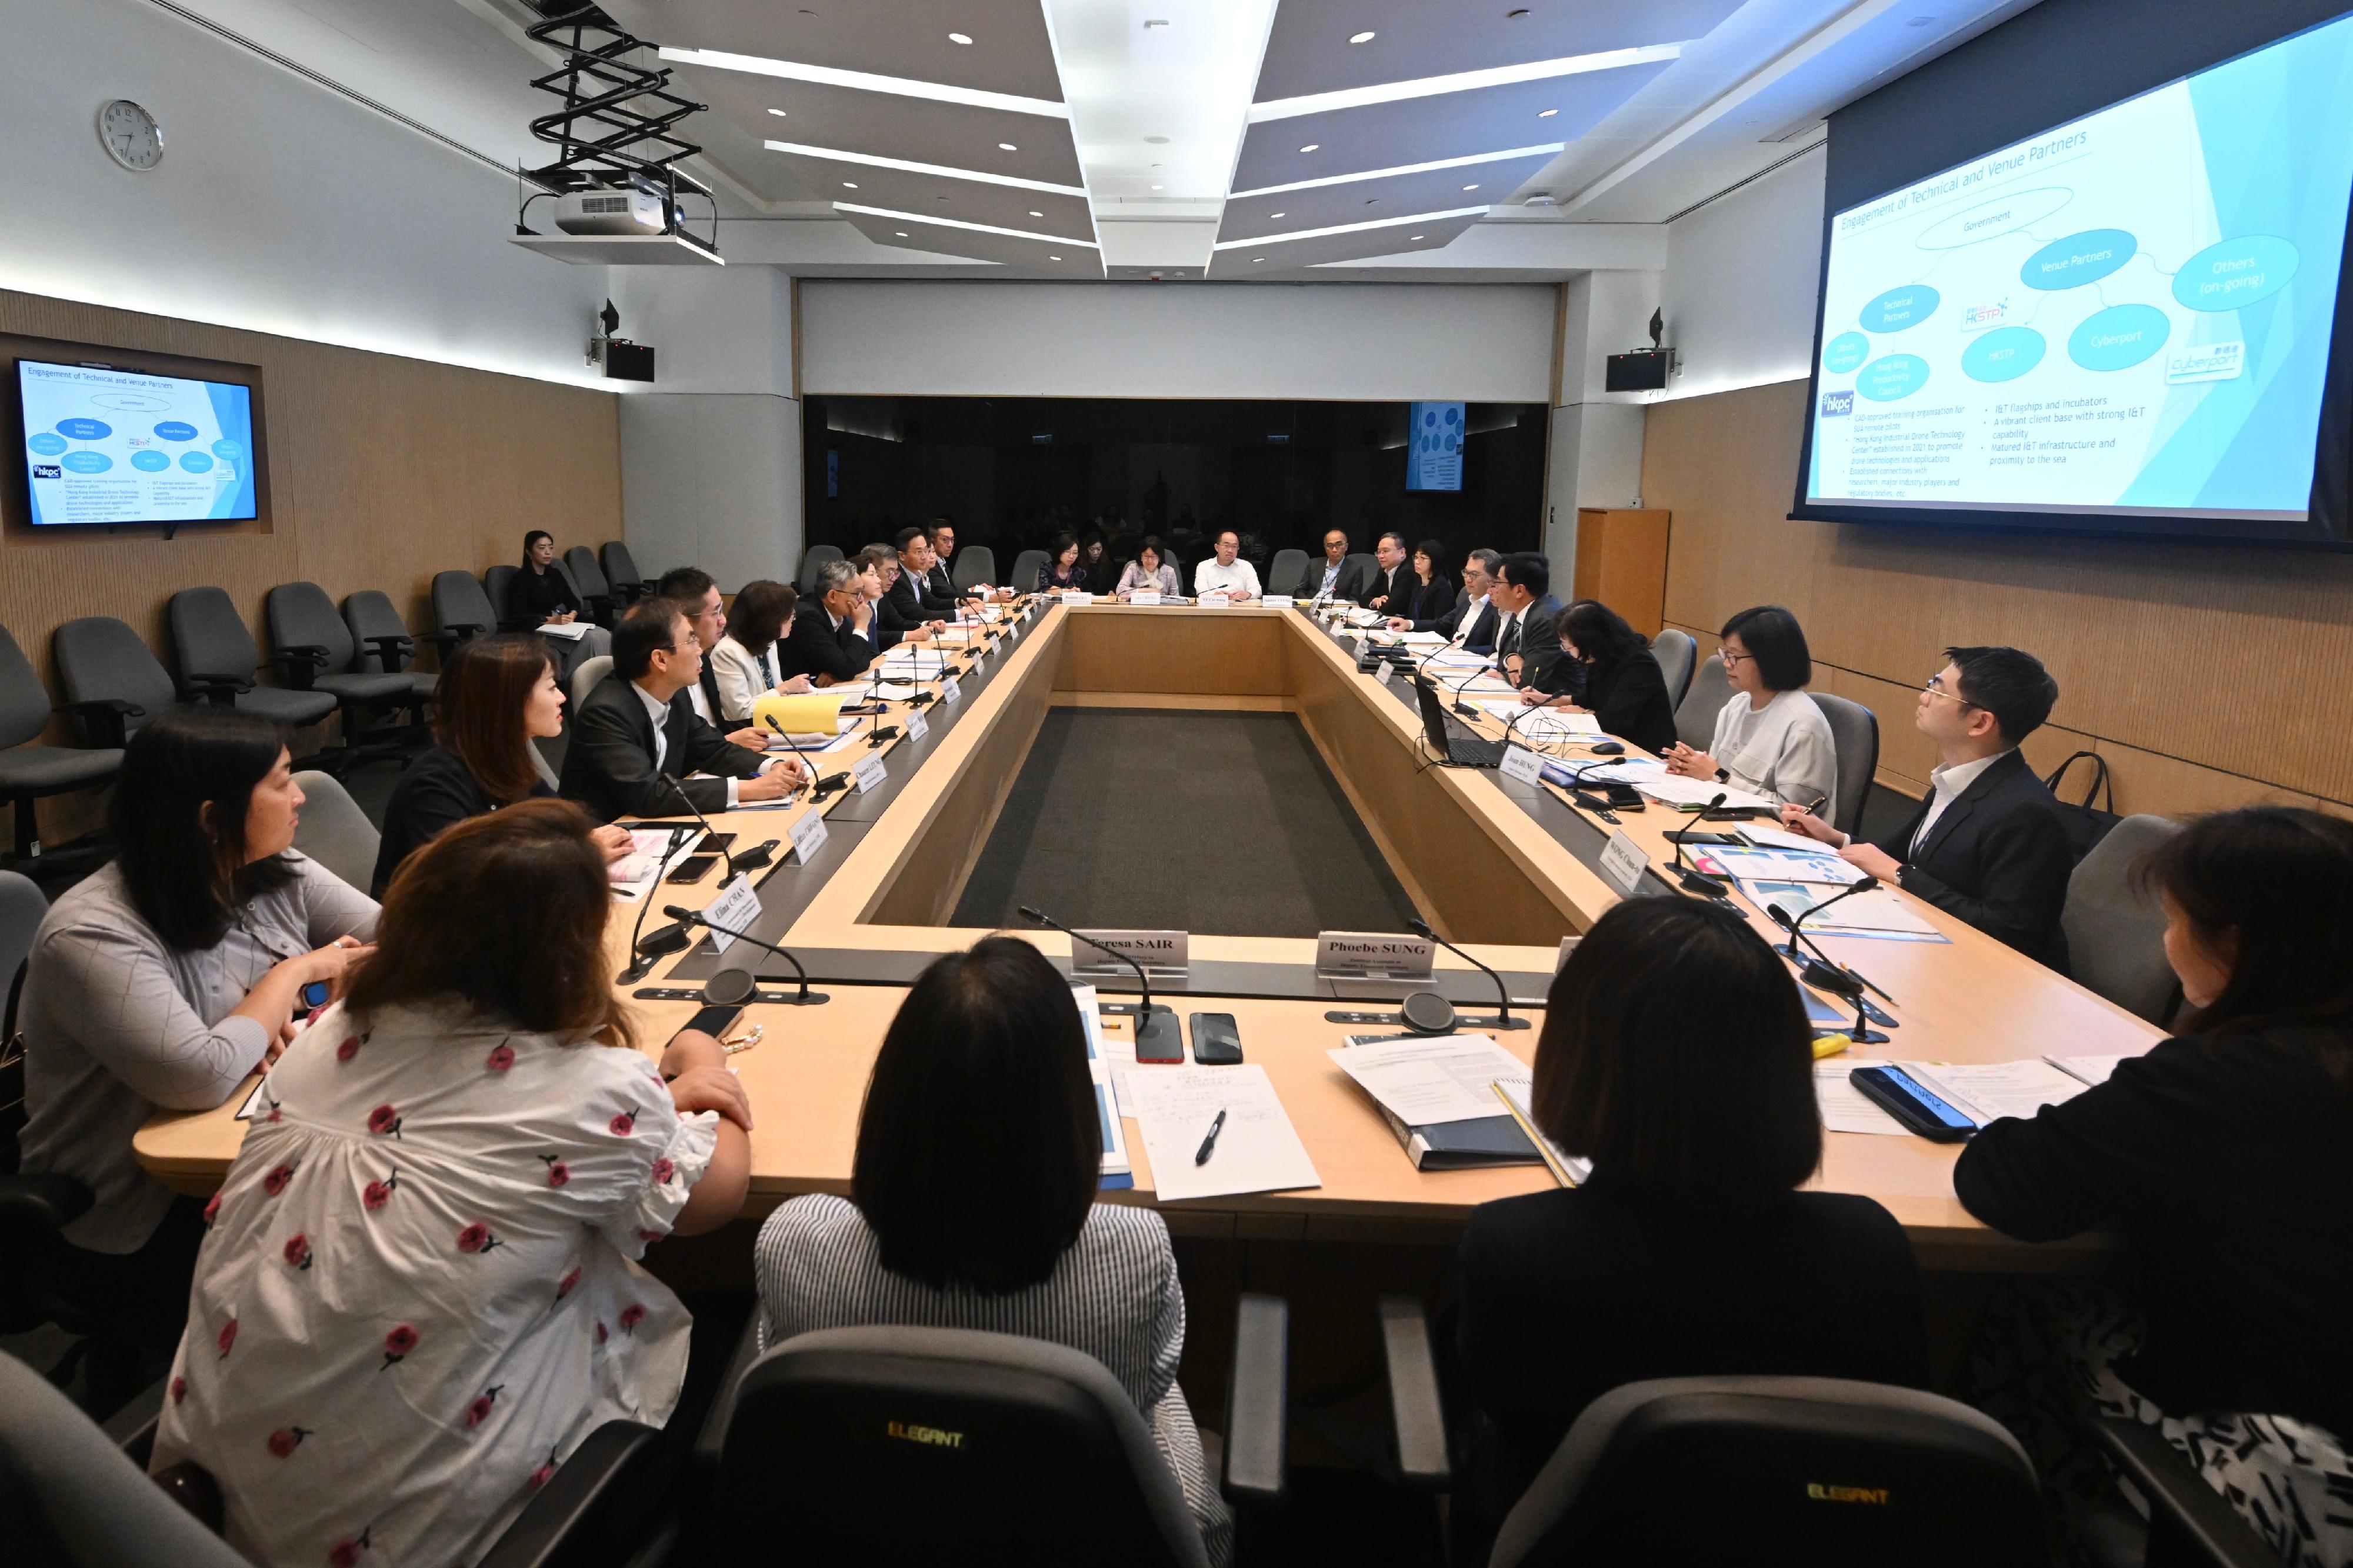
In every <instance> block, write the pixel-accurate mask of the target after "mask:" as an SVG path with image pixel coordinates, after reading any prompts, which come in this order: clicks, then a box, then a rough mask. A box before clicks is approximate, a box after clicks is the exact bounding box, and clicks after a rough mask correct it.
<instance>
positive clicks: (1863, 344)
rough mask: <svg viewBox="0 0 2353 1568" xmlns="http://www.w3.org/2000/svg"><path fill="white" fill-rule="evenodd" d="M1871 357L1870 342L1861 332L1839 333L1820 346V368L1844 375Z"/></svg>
mask: <svg viewBox="0 0 2353 1568" xmlns="http://www.w3.org/2000/svg"><path fill="white" fill-rule="evenodd" d="M1870 357H1871V340H1870V339H1869V338H1866V337H1864V336H1863V335H1862V333H1861V332H1841V333H1840V334H1839V335H1838V336H1836V337H1834V338H1832V339H1831V341H1830V342H1827V343H1825V344H1823V345H1822V368H1823V369H1824V370H1826V371H1828V372H1830V373H1831V374H1832V375H1844V374H1847V373H1848V372H1849V371H1851V370H1853V369H1855V368H1856V367H1857V366H1859V365H1860V364H1862V362H1863V361H1864V360H1866V359H1868V358H1870Z"/></svg>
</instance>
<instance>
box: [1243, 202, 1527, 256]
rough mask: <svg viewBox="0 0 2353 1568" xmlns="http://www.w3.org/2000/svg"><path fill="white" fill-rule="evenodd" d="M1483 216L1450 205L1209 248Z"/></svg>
mask: <svg viewBox="0 0 2353 1568" xmlns="http://www.w3.org/2000/svg"><path fill="white" fill-rule="evenodd" d="M1484 216H1487V209H1486V208H1485V207H1483V206H1477V207H1453V208H1451V209H1449V210H1448V211H1445V212H1435V213H1408V214H1406V215H1405V216H1403V217H1368V218H1366V219H1365V220H1364V221H1363V222H1361V223H1337V224H1334V225H1332V226H1330V227H1328V228H1302V229H1293V231H1292V232H1291V233H1289V234H1262V235H1260V236H1259V237H1257V238H1255V239H1221V240H1219V241H1218V243H1217V244H1216V245H1215V246H1214V247H1211V248H1212V249H1214V250H1219V251H1225V250H1232V249H1234V248H1236V247H1240V246H1244V245H1282V244H1286V243H1288V242H1290V241H1292V240H1294V239H1321V238H1323V237H1324V236H1326V235H1332V234H1363V233H1365V232H1366V231H1368V230H1371V229H1376V228H1403V227H1404V226H1406V225H1408V224H1409V223H1444V222H1445V221H1447V220H1448V219H1450V218H1458V217H1484Z"/></svg>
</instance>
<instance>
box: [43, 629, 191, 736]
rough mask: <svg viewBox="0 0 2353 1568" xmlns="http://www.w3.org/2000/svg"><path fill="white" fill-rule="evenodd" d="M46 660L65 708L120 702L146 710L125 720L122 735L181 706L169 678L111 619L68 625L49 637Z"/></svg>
mask: <svg viewBox="0 0 2353 1568" xmlns="http://www.w3.org/2000/svg"><path fill="white" fill-rule="evenodd" d="M49 658H50V660H51V662H52V663H54V664H55V665H56V666H57V671H58V689H59V690H60V691H61V692H63V693H64V694H65V700H66V701H67V702H68V703H69V704H71V703H75V702H102V701H105V700H107V699H109V698H119V699H121V700H122V701H125V702H131V703H135V704H137V705H138V706H139V707H141V708H144V709H145V710H147V711H146V712H145V713H140V714H130V715H126V716H125V717H124V719H123V721H122V731H123V733H125V734H129V733H131V732H132V731H135V730H137V729H138V728H139V726H140V725H141V724H142V723H144V722H146V721H147V720H148V719H150V718H152V717H153V716H154V715H155V714H158V713H161V712H162V711H164V710H165V709H166V708H169V707H171V706H172V705H173V704H174V702H176V701H177V700H179V693H178V691H177V690H176V689H174V686H173V685H172V678H171V677H170V676H169V675H166V674H165V673H164V667H163V666H162V665H161V664H159V663H157V662H156V660H155V656H154V655H153V653H150V652H149V651H148V650H147V645H146V644H145V643H143V642H141V641H140V640H139V634H138V633H137V632H134V631H132V629H131V628H130V627H129V626H125V625H123V624H122V623H121V621H118V620H116V619H115V618H114V617H113V616H82V617H81V618H80V619H79V620H73V621H68V622H67V623H66V624H65V625H63V626H59V627H58V629H57V630H56V631H54V632H52V633H50V634H49Z"/></svg>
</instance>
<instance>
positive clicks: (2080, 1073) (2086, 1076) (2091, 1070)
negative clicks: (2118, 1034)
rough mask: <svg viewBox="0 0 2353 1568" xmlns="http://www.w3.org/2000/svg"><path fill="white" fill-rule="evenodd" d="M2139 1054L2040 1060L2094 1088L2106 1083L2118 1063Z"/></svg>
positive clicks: (2139, 1053)
mask: <svg viewBox="0 0 2353 1568" xmlns="http://www.w3.org/2000/svg"><path fill="white" fill-rule="evenodd" d="M2141 1054H2142V1053H2141V1052H2139V1051H2132V1052H2128V1053H2126V1055H2124V1056H2116V1057H2044V1058H2042V1059H2043V1060H2044V1061H2046V1062H2049V1063H2050V1064H2051V1065H2052V1067H2054V1068H2058V1069H2059V1070H2060V1071H2061V1072H2063V1073H2065V1074H2067V1076H2069V1077H2070V1078H2079V1079H2083V1080H2084V1082H2085V1083H2087V1084H2090V1085H2092V1086H2094V1088H2096V1087H2098V1086H2099V1085H2101V1084H2104V1083H2105V1082H2107V1081H2108V1077H2109V1075H2110V1074H2112V1073H2114V1072H2115V1071H2116V1064H2117V1063H2118V1062H2125V1061H2130V1060H2132V1058H2134V1057H2137V1056H2139V1055H2141Z"/></svg>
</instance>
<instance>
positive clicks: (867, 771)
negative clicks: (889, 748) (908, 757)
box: [849, 752, 891, 795]
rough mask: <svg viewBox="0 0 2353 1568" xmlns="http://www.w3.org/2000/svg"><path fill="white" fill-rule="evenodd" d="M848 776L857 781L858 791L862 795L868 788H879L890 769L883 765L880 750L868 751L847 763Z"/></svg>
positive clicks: (889, 774) (888, 775) (888, 776)
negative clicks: (852, 761)
mask: <svg viewBox="0 0 2353 1568" xmlns="http://www.w3.org/2000/svg"><path fill="white" fill-rule="evenodd" d="M849 776H850V777H851V778H854V779H856V780H857V781H858V793H859V794H860V795H864V794H865V793H866V792H867V791H868V790H873V789H881V787H882V784H883V782H884V781H885V780H887V779H888V778H890V776H891V770H890V769H889V768H888V767H886V766H884V765H883V762H882V753H881V752H867V753H866V754H865V755H864V756H862V757H860V758H859V759H858V760H857V761H856V762H854V763H850V764H849Z"/></svg>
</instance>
